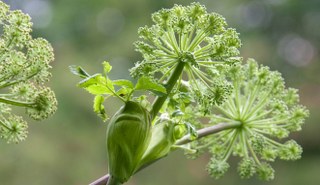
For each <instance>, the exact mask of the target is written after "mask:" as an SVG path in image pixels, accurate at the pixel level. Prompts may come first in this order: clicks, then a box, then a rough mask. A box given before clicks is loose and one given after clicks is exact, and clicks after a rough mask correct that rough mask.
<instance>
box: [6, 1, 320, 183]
mask: <svg viewBox="0 0 320 185" xmlns="http://www.w3.org/2000/svg"><path fill="white" fill-rule="evenodd" d="M5 2H6V3H8V4H9V5H11V8H12V9H22V10H23V11H24V12H27V13H29V14H30V16H31V17H32V20H33V22H34V32H33V35H34V37H44V38H46V39H47V40H49V42H50V43H52V45H53V47H54V49H55V57H56V59H55V61H54V63H52V65H53V69H52V73H53V78H52V79H51V81H50V84H49V85H50V86H51V87H52V88H53V89H54V90H55V92H56V96H57V99H58V101H59V107H58V111H57V113H56V114H55V115H54V116H53V117H52V118H50V119H48V120H46V121H44V122H41V123H37V122H35V121H32V120H29V127H30V128H29V137H28V138H27V140H26V141H24V142H22V143H21V144H18V145H14V144H13V145H8V144H6V143H5V142H4V141H0V148H1V152H0V185H18V184H19V185H20V184H26V185H84V184H88V183H89V182H91V181H93V180H94V179H96V178H98V177H100V176H102V175H103V174H105V173H106V170H107V167H106V158H105V156H106V152H105V130H106V124H105V123H103V122H102V121H101V120H100V119H99V118H97V116H96V115H95V114H94V113H93V111H92V100H93V97H92V96H90V95H89V94H88V93H87V92H85V91H84V90H81V89H79V88H77V87H76V83H77V82H78V81H79V79H78V78H77V77H76V76H73V75H72V74H71V73H70V72H69V71H68V66H69V65H73V64H74V65H81V66H83V67H84V68H85V69H87V70H88V71H89V72H91V73H95V72H101V71H102V69H101V62H102V61H104V60H108V61H110V63H111V65H112V66H113V72H112V76H111V78H112V79H116V78H129V75H128V69H129V68H130V67H132V66H133V63H134V62H135V61H138V60H140V59H141V56H140V55H139V54H138V53H137V52H135V51H134V48H133V45H132V43H133V41H135V40H137V29H138V27H140V26H144V25H145V24H149V25H150V24H151V18H150V15H151V13H152V12H154V11H157V10H159V9H160V8H169V7H172V6H173V5H174V4H182V5H188V4H189V3H190V2H192V1H191V0H132V1H129V0H128V1H125V0H91V1H89V0H11V1H9V0H8V1H5ZM199 2H200V3H202V4H204V5H206V7H207V9H208V11H210V12H211V11H215V12H218V13H220V14H222V15H223V16H225V18H226V19H227V22H228V23H229V26H230V27H234V28H236V29H237V30H238V32H240V34H241V35H240V38H241V39H242V42H243V46H242V48H241V53H242V54H241V55H242V56H243V57H244V58H248V57H252V58H255V59H257V61H259V62H260V63H263V64H265V65H268V66H270V68H271V69H273V70H278V71H280V72H281V73H282V74H283V76H284V78H285V79H286V84H287V85H288V86H291V87H295V88H298V89H300V91H299V92H300V95H301V102H302V104H304V105H306V106H307V107H308V108H309V109H310V111H311V116H310V118H308V120H307V123H306V125H304V127H303V130H302V132H299V133H294V134H292V135H291V137H293V138H295V139H296V140H297V141H298V142H299V143H300V144H301V145H302V146H303V148H304V153H303V157H302V159H301V160H298V161H296V162H283V161H277V162H276V163H274V164H273V166H274V168H275V170H276V177H275V180H274V181H271V182H261V181H258V180H256V179H255V178H253V179H251V180H241V179H240V178H239V177H238V175H237V173H236V165H235V163H234V162H232V164H231V165H232V167H231V169H230V170H229V172H227V174H226V175H225V176H224V177H223V178H222V179H220V180H214V179H211V178H210V177H209V176H208V175H207V173H206V172H205V170H204V168H205V165H206V163H207V161H208V157H209V156H206V155H204V156H202V157H201V158H199V159H197V160H187V159H185V157H184V156H183V154H182V153H181V152H175V153H173V154H171V155H170V156H169V157H167V158H165V159H163V160H161V161H159V162H157V163H156V164H154V165H152V166H151V167H149V168H147V169H145V170H143V171H141V172H139V173H138V174H137V175H135V176H134V177H133V178H132V180H130V182H129V183H127V185H163V184H168V185H171V184H172V185H196V184H199V185H209V184H210V185H211V184H212V185H234V184H237V185H248V184H253V185H287V184H288V185H289V184H290V185H301V184H304V185H318V184H319V183H320V175H319V172H320V134H319V132H320V124H319V123H318V122H319V120H320V114H319V110H320V56H319V51H320V50H319V48H320V1H319V0H223V1H222V0H201V1H199ZM118 106H119V102H111V101H109V102H108V104H106V108H107V111H108V112H110V113H113V112H114V111H115V110H116V108H117V107H118Z"/></svg>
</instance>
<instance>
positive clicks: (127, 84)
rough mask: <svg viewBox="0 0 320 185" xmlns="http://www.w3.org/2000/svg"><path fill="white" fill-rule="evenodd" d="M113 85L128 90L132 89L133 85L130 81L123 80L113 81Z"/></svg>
mask: <svg viewBox="0 0 320 185" xmlns="http://www.w3.org/2000/svg"><path fill="white" fill-rule="evenodd" d="M113 84H114V85H117V86H124V87H128V88H130V89H133V84H132V82H131V81H130V80H124V79H119V80H114V81H113Z"/></svg>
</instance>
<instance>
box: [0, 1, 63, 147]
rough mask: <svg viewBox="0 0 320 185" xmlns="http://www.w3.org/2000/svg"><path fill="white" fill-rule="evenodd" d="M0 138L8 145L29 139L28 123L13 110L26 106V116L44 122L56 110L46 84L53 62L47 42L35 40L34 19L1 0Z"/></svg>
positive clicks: (52, 96) (53, 97) (54, 99)
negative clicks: (33, 36)
mask: <svg viewBox="0 0 320 185" xmlns="http://www.w3.org/2000/svg"><path fill="white" fill-rule="evenodd" d="M0 27H1V33H2V35H1V37H0V107H1V109H0V136H1V137H2V138H4V139H6V140H7V141H8V142H15V143H16V142H18V141H21V140H23V139H24V138H25V137H26V133H27V131H26V129H27V125H26V122H25V121H23V119H22V118H21V117H20V116H16V115H14V114H13V113H12V108H13V107H25V108H26V111H27V114H28V115H29V116H30V117H31V118H33V119H35V120H42V119H45V118H47V117H49V116H50V115H52V114H53V113H54V112H55V111H56V109H57V101H56V98H55V95H54V93H53V91H52V90H50V88H48V87H45V86H44V82H46V81H48V80H49V78H50V77H51V74H50V72H49V71H48V70H49V69H50V68H51V66H50V62H52V61H53V59H54V55H53V49H52V47H51V45H50V44H49V42H48V41H46V40H45V39H42V38H35V39H34V38H32V36H31V31H32V23H31V18H30V17H29V16H28V15H27V14H24V13H23V12H21V11H20V10H10V8H9V6H8V5H7V4H5V3H4V2H2V1H0Z"/></svg>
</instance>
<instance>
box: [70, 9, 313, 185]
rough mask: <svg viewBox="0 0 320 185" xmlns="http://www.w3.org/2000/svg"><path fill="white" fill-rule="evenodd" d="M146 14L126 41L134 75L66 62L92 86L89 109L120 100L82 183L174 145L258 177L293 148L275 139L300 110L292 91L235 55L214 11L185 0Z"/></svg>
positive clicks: (291, 126)
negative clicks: (100, 157) (99, 167)
mask: <svg viewBox="0 0 320 185" xmlns="http://www.w3.org/2000/svg"><path fill="white" fill-rule="evenodd" d="M152 20H153V22H154V25H152V26H145V27H142V28H140V29H139V31H138V34H139V37H140V41H137V42H135V44H134V45H135V46H136V50H137V51H138V52H140V53H141V54H142V56H143V59H142V60H141V61H139V62H137V63H136V64H135V66H134V67H133V68H132V69H130V74H131V76H132V77H134V78H136V79H137V82H136V84H134V83H133V82H131V81H130V80H124V79H120V80H112V79H110V78H109V73H110V71H111V69H112V67H111V66H110V64H109V63H108V62H106V61H105V62H103V73H97V74H93V75H90V74H89V73H88V72H86V71H85V70H84V69H83V68H82V67H80V66H71V67H70V69H71V72H72V73H74V74H76V75H78V76H80V77H81V78H83V80H82V81H80V82H79V83H78V86H79V87H81V88H84V89H85V90H87V91H88V92H89V93H91V94H93V95H95V98H94V106H93V109H94V112H96V113H97V115H98V116H100V117H101V118H102V119H103V120H104V121H106V120H108V116H107V113H106V112H105V107H104V106H105V105H107V103H105V102H106V101H107V99H108V98H110V97H117V98H118V99H120V100H121V101H123V103H124V105H123V107H122V108H120V109H119V111H118V112H117V113H116V114H115V115H114V116H112V117H111V119H110V121H109V125H108V129H107V158H108V169H109V173H110V174H109V175H106V176H104V177H102V178H100V179H99V180H97V181H95V182H93V183H92V185H97V184H106V183H107V184H108V185H115V184H123V183H125V182H126V181H128V180H129V178H130V177H131V176H132V175H134V174H135V173H136V172H138V171H139V170H141V169H143V168H145V167H147V166H148V165H151V164H152V163H154V162H155V161H157V160H159V159H161V158H163V157H165V156H167V155H168V154H169V153H170V152H172V151H174V150H177V149H182V150H184V151H185V154H186V155H187V156H188V157H192V158H196V157H198V156H199V155H200V154H202V153H204V152H209V153H210V154H211V155H212V157H211V159H210V161H209V162H208V165H207V167H206V168H207V171H208V173H209V174H210V175H211V176H213V177H214V178H220V177H222V176H223V175H224V174H225V172H226V171H227V170H228V168H229V167H230V165H229V164H228V159H229V158H230V157H231V156H238V157H240V158H241V159H240V162H239V164H238V167H237V168H238V171H239V175H240V176H241V177H242V178H249V177H252V176H253V175H255V174H257V175H258V177H260V178H261V179H263V180H271V179H273V178H274V170H273V169H272V167H271V165H270V162H273V161H275V159H277V158H279V159H283V160H296V159H299V158H300V157H301V153H302V148H301V147H300V146H299V145H298V144H297V143H296V142H295V141H293V140H284V139H286V138H287V137H288V136H289V134H290V132H294V131H299V130H301V126H302V124H303V123H304V119H305V118H306V117H307V116H308V111H307V109H306V108H305V107H304V106H302V105H299V96H298V94H297V90H295V89H293V88H286V87H285V84H284V80H283V78H282V77H281V74H280V73H279V72H276V71H271V70H270V69H269V68H268V67H265V66H261V65H258V64H257V62H256V61H254V60H253V59H249V60H247V61H246V62H244V61H242V58H241V57H239V54H240V53H239V50H238V48H239V47H240V46H241V41H240V39H239V37H238V36H239V34H238V33H237V32H236V31H235V29H232V28H228V27H227V24H226V22H225V19H224V18H223V17H222V16H221V15H219V14H216V13H208V12H207V11H206V8H205V7H204V6H203V5H201V4H199V3H192V4H191V5H189V6H180V5H175V6H174V7H173V8H171V9H162V10H160V11H158V12H156V13H154V14H153V15H152ZM137 91H140V93H136V92H137ZM204 118H205V119H204ZM203 120H209V121H206V122H204V121H203Z"/></svg>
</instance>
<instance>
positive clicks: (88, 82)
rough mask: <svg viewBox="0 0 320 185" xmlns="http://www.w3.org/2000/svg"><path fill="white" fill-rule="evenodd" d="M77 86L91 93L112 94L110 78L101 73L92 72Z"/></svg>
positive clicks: (112, 88)
mask: <svg viewBox="0 0 320 185" xmlns="http://www.w3.org/2000/svg"><path fill="white" fill-rule="evenodd" d="M78 86H79V87H82V88H84V89H86V90H87V91H89V92H90V93H91V94H94V95H99V94H114V87H113V83H112V81H111V80H110V79H108V78H106V77H103V76H102V75H101V74H94V75H92V76H90V77H88V78H86V79H84V80H82V81H81V82H79V83H78Z"/></svg>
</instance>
